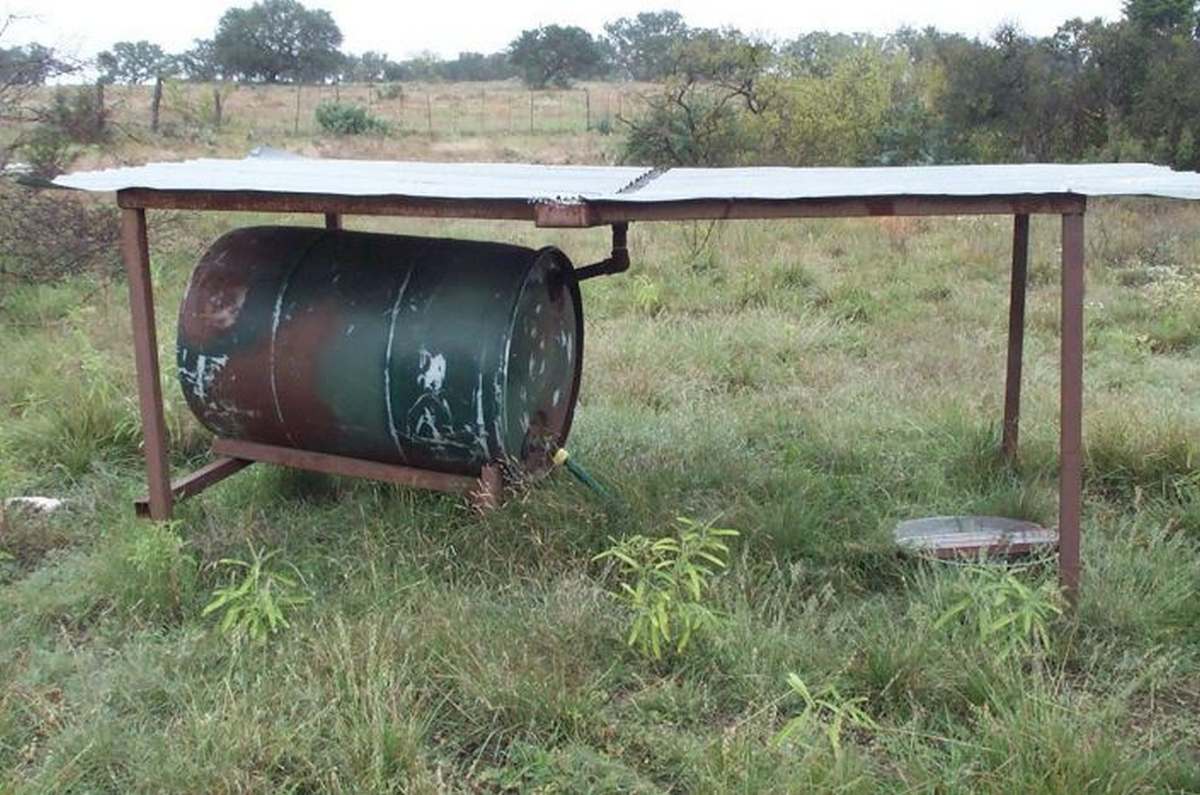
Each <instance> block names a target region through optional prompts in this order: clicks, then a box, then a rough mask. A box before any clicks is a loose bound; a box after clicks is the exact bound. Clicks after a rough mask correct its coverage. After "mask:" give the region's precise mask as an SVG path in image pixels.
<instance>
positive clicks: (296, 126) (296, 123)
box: [292, 83, 300, 135]
mask: <svg viewBox="0 0 1200 795" xmlns="http://www.w3.org/2000/svg"><path fill="white" fill-rule="evenodd" d="M299 134H300V83H296V118H295V119H294V120H293V121H292V135H299Z"/></svg>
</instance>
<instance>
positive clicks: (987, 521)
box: [893, 516, 1058, 559]
mask: <svg viewBox="0 0 1200 795" xmlns="http://www.w3.org/2000/svg"><path fill="white" fill-rule="evenodd" d="M893 537H894V538H895V539H896V544H897V545H898V546H899V547H900V548H901V549H903V550H905V551H906V552H914V553H917V554H922V555H929V556H932V557H936V558H941V559H963V558H978V557H981V556H985V557H1001V558H1008V557H1016V556H1019V555H1028V554H1030V553H1034V552H1038V551H1040V550H1051V549H1054V548H1056V547H1057V546H1058V532H1057V531H1056V530H1048V529H1046V528H1044V527H1041V526H1039V525H1036V524H1034V523H1033V522H1026V521H1022V520H1019V519H1007V518H1005V517H1002V516H930V517H925V518H922V519H910V520H908V521H905V522H900V523H899V524H898V525H896V529H895V530H894V531H893Z"/></svg>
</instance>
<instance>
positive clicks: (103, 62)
mask: <svg viewBox="0 0 1200 795" xmlns="http://www.w3.org/2000/svg"><path fill="white" fill-rule="evenodd" d="M96 65H97V66H98V67H99V68H100V80H101V81H102V82H105V83H126V84H128V85H131V86H132V85H137V84H139V83H145V82H148V81H150V80H154V79H156V78H158V77H160V76H162V75H163V74H164V73H166V72H170V71H172V70H173V69H174V62H173V59H172V58H171V57H170V56H168V55H167V54H166V53H165V52H163V48H162V47H159V46H158V45H157V44H154V43H152V42H149V41H146V40H144V39H143V40H142V41H118V42H117V43H116V44H114V45H113V46H112V49H111V50H105V51H104V52H102V53H100V54H99V55H97V56H96Z"/></svg>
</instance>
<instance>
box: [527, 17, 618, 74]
mask: <svg viewBox="0 0 1200 795" xmlns="http://www.w3.org/2000/svg"><path fill="white" fill-rule="evenodd" d="M508 57H509V60H510V61H511V62H512V64H513V66H515V67H516V68H517V69H519V70H520V71H521V74H522V75H523V76H524V78H525V83H526V85H528V86H530V87H531V88H545V87H546V86H559V87H566V86H569V85H570V84H571V81H573V80H578V79H582V78H589V77H596V76H598V75H600V74H603V73H604V72H605V70H606V69H607V67H608V59H607V57H606V53H605V49H604V46H603V45H602V44H601V43H600V42H598V41H597V40H596V39H595V38H593V37H592V34H590V33H588V32H587V31H586V30H584V29H583V28H580V27H575V26H574V25H568V26H563V25H546V26H544V27H540V28H534V29H531V30H526V31H523V32H522V33H521V35H520V36H518V37H517V38H516V39H514V40H513V42H512V43H511V44H510V45H509V47H508Z"/></svg>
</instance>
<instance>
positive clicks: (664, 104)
mask: <svg viewBox="0 0 1200 795" xmlns="http://www.w3.org/2000/svg"><path fill="white" fill-rule="evenodd" d="M774 67H775V55H774V50H773V49H772V48H771V47H770V45H768V44H766V43H764V42H761V41H757V40H754V39H750V38H748V37H746V36H743V35H742V34H741V33H739V32H738V31H736V30H725V31H718V30H699V31H693V32H692V34H691V35H690V36H689V37H688V38H687V39H686V40H684V41H682V42H679V43H677V44H676V46H675V47H673V48H672V52H671V57H670V67H669V72H668V73H667V75H666V77H665V79H664V80H663V81H662V87H661V89H660V90H658V91H656V92H652V93H649V94H647V95H646V96H645V97H644V99H645V101H646V104H647V106H648V110H647V112H646V113H644V114H642V115H640V116H638V117H636V118H628V119H622V121H623V122H624V123H625V124H626V125H627V126H628V127H629V136H628V138H627V139H626V146H625V157H626V158H627V159H629V160H630V161H631V162H645V163H651V164H653V165H656V166H721V165H733V164H736V163H745V162H755V161H756V159H757V157H758V156H759V155H760V152H761V149H759V148H758V146H757V144H756V142H755V141H754V140H753V138H752V133H751V131H752V129H753V128H754V127H757V126H758V123H757V122H755V121H754V119H753V118H752V117H754V116H757V115H759V114H761V113H763V112H764V111H765V110H766V109H767V108H768V107H769V106H770V105H771V103H772V101H773V98H774V96H775V89H776V87H777V85H778V81H777V80H775V79H774V78H773V77H772V72H773V70H774Z"/></svg>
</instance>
